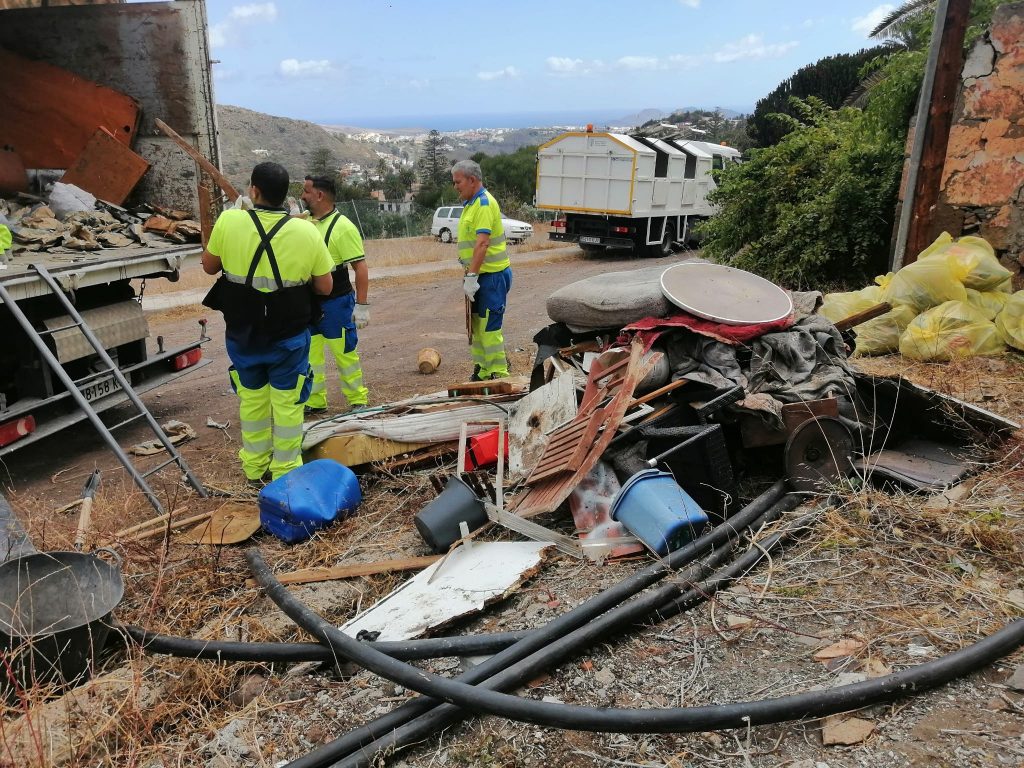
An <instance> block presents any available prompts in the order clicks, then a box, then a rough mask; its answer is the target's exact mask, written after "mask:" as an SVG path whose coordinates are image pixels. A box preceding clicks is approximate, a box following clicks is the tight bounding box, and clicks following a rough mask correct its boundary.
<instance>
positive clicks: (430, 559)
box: [245, 555, 441, 587]
mask: <svg viewBox="0 0 1024 768" xmlns="http://www.w3.org/2000/svg"><path fill="white" fill-rule="evenodd" d="M440 559H441V555H427V556H425V557H402V558H398V559H396V560H380V561H378V562H376V563H352V564H351V565H336V566H333V567H331V568H303V569H302V570H301V571H292V572H291V573H283V574H279V575H278V576H277V580H278V581H280V582H281V583H282V584H312V583H314V582H318V581H334V580H337V579H354V578H356V577H358V576H373V575H374V574H378V573H394V572H396V571H418V570H420V569H421V568H426V567H427V566H428V565H431V564H432V563H436V562H437V561H438V560H440ZM245 584H246V586H249V587H255V586H256V580H255V579H246V580H245Z"/></svg>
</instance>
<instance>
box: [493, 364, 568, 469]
mask: <svg viewBox="0 0 1024 768" xmlns="http://www.w3.org/2000/svg"><path fill="white" fill-rule="evenodd" d="M575 415H576V387H575V385H574V384H573V380H572V372H571V371H562V372H561V373H559V374H557V375H556V376H555V378H554V379H553V380H552V381H550V382H549V383H547V384H545V385H544V386H542V387H538V388H537V389H535V390H534V391H533V392H531V393H530V394H528V395H527V396H526V397H524V398H523V399H522V400H520V401H519V402H517V403H516V404H515V405H514V406H512V408H511V409H510V413H509V417H508V471H509V482H510V483H515V482H517V481H519V480H521V479H522V478H524V477H526V475H527V474H529V473H530V471H531V470H532V469H533V468H534V467H535V466H536V465H537V462H538V461H539V460H540V457H541V455H542V454H543V453H544V448H545V446H547V444H548V440H549V438H548V433H549V432H553V431H554V430H555V428H556V427H558V426H559V425H560V424H564V423H566V422H568V421H571V420H572V418H573V417H574V416H575Z"/></svg>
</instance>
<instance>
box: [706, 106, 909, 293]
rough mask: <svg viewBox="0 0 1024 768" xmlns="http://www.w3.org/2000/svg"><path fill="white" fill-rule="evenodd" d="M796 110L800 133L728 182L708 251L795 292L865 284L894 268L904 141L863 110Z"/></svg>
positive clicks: (716, 198) (717, 197)
mask: <svg viewBox="0 0 1024 768" xmlns="http://www.w3.org/2000/svg"><path fill="white" fill-rule="evenodd" d="M794 106H795V108H796V109H797V111H798V113H799V114H800V115H801V118H802V121H796V120H794V123H795V124H794V125H793V128H794V130H792V131H791V132H790V133H789V134H788V135H786V136H785V137H784V138H782V140H781V141H780V142H779V143H778V144H776V145H774V146H772V147H766V148H764V149H758V150H751V152H750V159H749V160H748V161H747V162H746V163H744V164H742V165H738V166H733V167H731V168H729V169H728V170H726V171H725V172H723V173H722V174H721V175H720V177H719V180H718V182H719V188H718V189H717V190H716V191H715V192H714V193H712V195H711V200H712V202H714V203H716V204H718V205H719V206H721V209H720V212H719V213H718V215H716V216H715V217H713V218H712V219H710V220H709V221H708V222H706V223H705V224H704V225H703V226H702V227H701V228H700V230H699V232H700V234H702V235H703V237H704V250H705V253H706V254H707V255H708V256H709V257H711V258H713V259H715V260H718V261H721V262H723V263H727V264H730V265H732V266H736V267H740V268H741V269H747V270H750V271H753V272H757V273H759V274H762V275H764V276H765V277H767V278H769V279H771V280H774V281H776V282H779V283H782V284H784V285H786V286H788V287H791V288H818V287H821V286H823V285H832V284H835V283H849V284H856V285H862V284H864V282H865V281H866V280H867V279H868V278H870V277H871V276H872V275H873V274H875V273H876V272H878V271H883V268H884V266H885V263H886V257H887V255H888V244H889V236H890V234H891V232H892V225H893V217H894V210H895V204H896V191H897V185H898V182H899V175H900V170H901V165H902V159H903V142H902V141H900V140H899V139H897V138H895V137H893V136H892V135H891V134H890V133H888V132H886V131H880V130H875V129H872V128H871V127H870V125H869V120H868V118H867V117H866V116H865V114H864V113H862V112H860V111H858V110H854V109H841V110H833V109H830V108H829V107H828V106H826V105H825V104H824V103H822V102H821V101H820V100H817V99H813V98H812V99H809V100H807V101H800V100H795V104H794ZM789 119H793V118H789Z"/></svg>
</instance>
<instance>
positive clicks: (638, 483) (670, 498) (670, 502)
mask: <svg viewBox="0 0 1024 768" xmlns="http://www.w3.org/2000/svg"><path fill="white" fill-rule="evenodd" d="M612 519H613V520H618V521H619V522H621V523H622V524H623V525H624V526H626V528H628V529H629V532H630V533H632V534H633V535H634V536H636V537H637V538H638V539H640V541H642V542H643V543H644V544H645V545H647V547H648V548H649V549H651V550H652V551H653V552H656V553H657V554H659V555H661V556H662V557H664V556H665V555H667V554H668V553H669V552H671V551H673V550H675V549H679V548H680V547H682V546H683V545H685V544H687V543H689V542H691V541H693V539H695V538H696V537H697V536H698V535H700V532H701V530H703V528H704V525H705V524H706V523H707V522H708V516H707V514H706V513H705V512H704V510H703V509H701V508H700V507H699V506H698V505H697V502H695V501H694V500H693V499H691V498H690V497H689V495H688V494H687V493H686V491H684V490H683V489H682V488H680V487H679V484H678V483H677V482H676V480H675V478H674V477H673V476H672V475H671V474H669V473H668V472H662V471H660V470H657V469H645V470H642V471H640V472H637V473H636V474H635V475H633V476H632V477H631V478H629V480H627V481H626V482H625V483H624V484H623V485H622V488H621V490H619V492H618V494H617V495H616V496H615V500H614V501H613V502H612Z"/></svg>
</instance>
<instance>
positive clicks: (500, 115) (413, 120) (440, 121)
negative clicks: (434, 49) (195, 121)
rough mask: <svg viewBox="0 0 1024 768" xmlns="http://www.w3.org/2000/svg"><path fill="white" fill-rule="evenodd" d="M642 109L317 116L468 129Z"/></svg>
mask: <svg viewBox="0 0 1024 768" xmlns="http://www.w3.org/2000/svg"><path fill="white" fill-rule="evenodd" d="M641 111H642V110H640V109H635V110H629V109H618V110H607V109H601V110H596V109H595V110H566V111H552V112H496V113H493V114H483V113H464V114H453V115H391V116H386V117H374V116H370V117H349V118H330V119H324V120H317V121H316V122H317V123H320V124H321V125H346V126H351V127H353V128H366V129H373V128H376V129H378V130H410V129H414V128H421V129H423V130H427V131H429V130H438V131H446V132H447V131H468V130H472V129H474V128H542V127H547V126H552V125H560V126H561V125H569V126H572V125H578V126H581V127H582V126H585V125H586V124H587V123H593V124H594V125H595V126H597V125H606V124H620V123H615V121H617V120H619V119H620V118H623V117H627V116H629V115H635V114H637V113H639V112H641Z"/></svg>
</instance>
